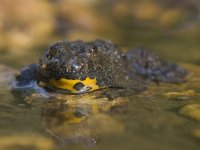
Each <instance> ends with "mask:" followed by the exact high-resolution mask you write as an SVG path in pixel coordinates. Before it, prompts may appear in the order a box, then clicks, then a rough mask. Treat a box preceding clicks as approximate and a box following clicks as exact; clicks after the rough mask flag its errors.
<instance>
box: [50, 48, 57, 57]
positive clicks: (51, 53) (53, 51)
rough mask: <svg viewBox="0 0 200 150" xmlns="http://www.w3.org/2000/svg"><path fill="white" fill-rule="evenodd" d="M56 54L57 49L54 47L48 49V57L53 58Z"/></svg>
mask: <svg viewBox="0 0 200 150" xmlns="http://www.w3.org/2000/svg"><path fill="white" fill-rule="evenodd" d="M57 53H58V49H57V48H56V47H55V46H52V47H50V50H49V55H50V57H54V56H55V55H56V54H57Z"/></svg>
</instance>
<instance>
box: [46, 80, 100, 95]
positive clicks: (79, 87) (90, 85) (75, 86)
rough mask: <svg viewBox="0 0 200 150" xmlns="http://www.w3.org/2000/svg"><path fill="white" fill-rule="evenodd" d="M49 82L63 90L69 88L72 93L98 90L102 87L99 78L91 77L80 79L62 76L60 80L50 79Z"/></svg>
mask: <svg viewBox="0 0 200 150" xmlns="http://www.w3.org/2000/svg"><path fill="white" fill-rule="evenodd" d="M49 84H50V85H51V86H53V87H55V88H58V89H61V90H67V91H69V92H71V93H85V92H90V91H94V90H98V89H99V88H100V87H99V86H98V85H97V80H96V78H95V79H91V78H89V77H87V78H85V79H84V80H79V79H75V80H72V79H66V78H61V79H59V80H56V79H50V80H49Z"/></svg>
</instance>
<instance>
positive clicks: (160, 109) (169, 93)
mask: <svg viewBox="0 0 200 150" xmlns="http://www.w3.org/2000/svg"><path fill="white" fill-rule="evenodd" d="M185 67H186V68H187V69H188V70H189V71H190V72H191V75H190V76H189V77H188V81H187V82H186V83H183V84H180V85H174V84H160V85H159V86H158V85H156V84H152V85H151V88H149V89H148V90H147V91H146V92H144V93H140V94H134V95H133V96H131V97H129V98H128V100H129V102H128V105H126V109H122V111H113V112H112V113H104V112H103V113H100V115H99V113H94V114H93V118H92V117H90V118H92V119H89V118H88V119H87V120H89V121H88V123H86V124H81V125H79V123H75V122H72V124H68V122H69V120H70V118H65V117H64V118H63V116H69V114H70V111H73V109H72V108H71V107H70V105H66V104H64V105H63V106H66V108H65V107H63V106H62V107H61V106H60V105H59V104H60V103H54V102H52V103H51V101H50V103H48V101H46V100H42V99H41V97H37V96H35V97H34V96H33V98H31V100H34V101H33V102H30V99H29V100H28V99H26V103H25V102H24V100H23V99H22V98H20V97H16V96H14V95H13V94H12V93H11V91H10V88H9V86H6V85H7V83H6V81H4V82H2V84H1V85H4V86H3V87H2V86H1V88H0V98H1V101H0V114H1V116H0V117H1V121H0V135H1V136H0V139H1V140H0V144H1V146H2V148H3V149H9V148H10V149H14V150H15V149H17V150H18V149H20V150H21V149H31V148H32V149H44V150H45V149H47V150H51V149H59V150H62V149H63V150H64V149H66V148H68V149H88V148H89V149H105V150H106V149H112V148H116V149H141V150H142V149H147V148H148V149H160V148H162V149H164V150H171V149H177V150H179V149H181V150H188V149H191V150H192V149H194V150H196V149H199V146H200V145H199V140H200V137H199V136H200V135H198V136H197V135H196V134H194V131H195V130H200V124H199V122H198V121H196V120H195V119H193V118H192V117H185V116H184V115H181V114H180V109H181V108H182V107H183V106H185V105H188V104H200V88H199V87H198V85H199V83H200V80H199V79H198V74H199V73H200V69H199V67H197V66H193V65H185ZM175 92H176V93H175ZM69 97H70V96H68V99H70V98H69ZM72 98H74V100H76V97H72ZM80 98H81V97H80ZM86 98H87V97H86ZM100 100H101V99H100ZM102 100H103V99H102ZM69 101H70V100H69ZM72 101H73V99H72ZM86 102H87V101H86ZM91 102H94V101H93V100H92V101H91ZM70 104H71V103H70ZM77 104H78V102H77V103H76V104H74V105H75V106H77ZM47 105H48V106H47ZM71 105H73V104H71ZM106 105H107V104H106ZM84 106H85V105H84V103H82V104H81V107H82V108H83V107H84ZM85 110H86V111H88V110H89V109H88V108H86V109H85ZM120 110H121V109H120ZM78 111H79V112H85V111H84V109H79V110H78ZM197 112H198V110H197ZM63 113H64V115H62V114H63ZM44 114H45V115H44ZM198 115H199V114H197V115H196V116H197V117H198ZM65 121H66V122H65ZM99 124H100V126H99ZM96 128H97V129H96ZM73 130H74V131H73ZM76 131H78V132H79V133H77V132H76ZM99 131H100V132H99ZM65 138H66V139H65ZM33 141H34V142H33ZM73 143H74V144H73ZM94 143H95V144H94Z"/></svg>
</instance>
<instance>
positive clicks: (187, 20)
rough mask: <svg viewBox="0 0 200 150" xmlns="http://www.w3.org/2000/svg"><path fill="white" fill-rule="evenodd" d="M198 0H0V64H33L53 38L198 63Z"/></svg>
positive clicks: (199, 22)
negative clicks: (139, 49) (148, 51)
mask: <svg viewBox="0 0 200 150" xmlns="http://www.w3.org/2000/svg"><path fill="white" fill-rule="evenodd" d="M199 26H200V1H199V0H181V1H180V0H34V1H30V0H0V63H3V64H6V65H9V66H12V67H16V68H20V67H22V66H25V65H27V64H28V63H34V62H37V60H38V57H39V56H40V55H41V54H42V53H43V51H44V49H45V48H47V47H48V46H50V45H51V44H52V43H54V42H57V41H59V40H77V39H81V40H87V41H90V40H93V39H97V38H102V39H107V40H111V41H113V42H114V43H116V44H117V45H119V46H120V47H122V48H123V49H125V50H126V49H129V48H132V47H135V48H136V47H144V48H148V49H151V50H152V51H155V52H156V53H158V54H159V55H160V56H161V57H163V58H165V59H168V60H170V61H175V62H189V63H194V64H200V51H199V49H200V42H199V39H200V38H199V37H200V29H199Z"/></svg>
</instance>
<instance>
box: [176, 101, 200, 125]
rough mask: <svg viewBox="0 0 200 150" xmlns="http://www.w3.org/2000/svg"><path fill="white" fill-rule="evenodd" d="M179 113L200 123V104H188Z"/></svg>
mask: <svg viewBox="0 0 200 150" xmlns="http://www.w3.org/2000/svg"><path fill="white" fill-rule="evenodd" d="M179 113H180V114H181V115H183V116H186V117H189V118H191V119H193V120H197V121H200V104H188V105H186V106H183V107H182V108H181V109H180V111H179Z"/></svg>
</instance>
